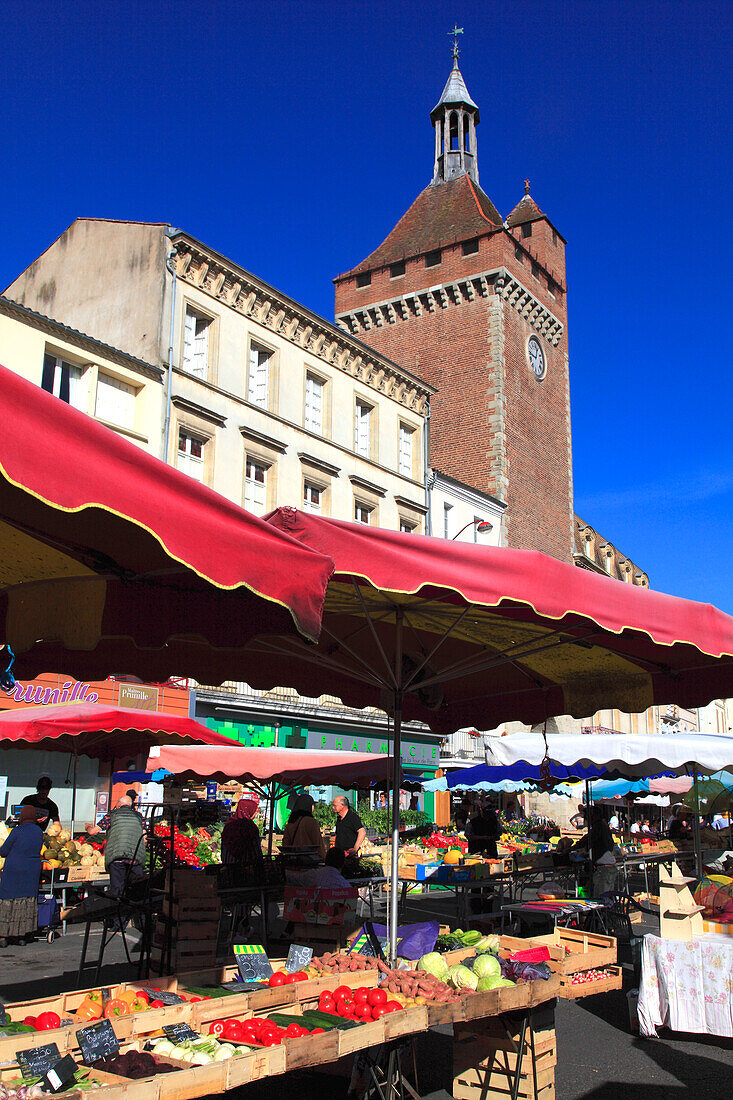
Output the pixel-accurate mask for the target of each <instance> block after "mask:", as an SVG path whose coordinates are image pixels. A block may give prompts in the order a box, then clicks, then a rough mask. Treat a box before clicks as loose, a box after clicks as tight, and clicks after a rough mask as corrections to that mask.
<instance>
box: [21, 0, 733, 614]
mask: <svg viewBox="0 0 733 1100" xmlns="http://www.w3.org/2000/svg"><path fill="white" fill-rule="evenodd" d="M730 12H731V9H730V7H729V6H728V5H725V4H720V3H707V2H704V0H695V2H685V3H677V2H675V0H666V2H661V3H654V2H643V0H641V2H634V3H627V2H613V0H606V2H594V0H575V2H574V3H560V2H555V0H548V2H542V0H524V2H512V0H507V2H505V3H504V4H502V5H496V4H490V3H486V2H485V0H482V2H473V0H472V2H460V0H457V2H454V3H435V2H432V0H421V2H419V3H411V2H410V3H408V2H405V3H391V4H388V3H384V2H381V0H380V2H371V3H369V2H362V3H353V2H348V0H346V2H341V3H332V2H331V0H301V2H299V3H290V2H277V0H274V2H270V3H268V4H262V3H257V4H255V3H250V2H248V0H238V2H237V3H229V2H228V0H214V2H210V3H193V2H188V0H177V2H175V3H162V2H156V0H149V2H146V3H135V2H125V3H123V2H120V0H107V2H97V3H93V2H88V0H77V2H75V3H74V4H69V3H66V2H45V3H41V2H36V3H30V2H26V3H17V2H16V0H4V3H3V5H2V7H0V42H2V47H0V59H1V60H2V64H1V65H0V96H1V97H2V103H3V147H4V152H5V154H6V163H5V165H4V171H3V172H2V174H1V175H0V197H1V198H2V229H3V234H2V243H3V247H2V252H1V253H0V284H1V285H2V286H5V285H7V283H8V282H10V281H11V280H12V279H13V278H14V277H15V275H16V274H17V273H18V272H19V271H21V270H22V269H23V268H24V267H25V266H27V264H28V263H30V262H31V261H32V260H33V258H34V257H35V256H37V255H38V254H39V253H40V252H41V251H42V250H43V249H44V248H45V247H46V246H47V245H48V244H49V243H50V242H51V241H52V240H53V239H54V238H55V237H56V236H57V235H58V234H59V233H61V232H62V231H63V230H64V229H65V228H66V226H67V225H68V224H69V223H70V222H71V221H72V220H73V219H74V218H75V217H77V216H79V215H91V216H99V217H113V218H130V219H139V220H149V221H165V222H171V223H172V224H174V225H177V226H181V227H183V228H185V229H186V230H188V231H189V232H190V233H192V234H194V235H196V236H198V237H199V238H200V239H202V240H203V241H205V242H206V243H207V244H209V245H211V246H213V247H215V248H217V249H219V250H220V251H221V252H223V253H224V254H226V255H228V256H230V257H232V259H235V260H237V261H238V262H239V263H241V264H242V265H243V266H244V267H246V268H248V269H249V270H251V271H253V272H254V273H256V274H258V275H260V276H261V277H263V278H265V279H267V280H269V281H270V282H272V283H273V284H274V285H275V286H277V287H279V288H280V289H282V290H284V291H286V292H287V293H289V294H290V295H292V296H293V297H295V298H296V299H299V300H300V301H302V302H304V303H305V304H306V305H308V306H310V307H311V308H312V309H315V310H316V311H318V312H319V313H322V314H324V315H325V316H327V317H332V316H333V287H332V284H331V279H332V278H333V276H334V275H336V274H337V273H338V272H339V271H343V270H347V269H348V268H349V267H351V266H352V265H353V264H355V263H357V262H358V261H359V260H361V259H362V258H363V257H364V256H365V255H367V253H369V252H370V251H371V250H372V249H373V248H374V247H375V246H376V245H377V244H378V243H379V242H380V241H381V240H382V239H383V238H384V236H386V234H387V232H388V231H389V230H390V229H391V228H392V226H393V225H394V224H395V222H396V221H397V220H398V219H399V217H400V216H401V215H402V213H403V212H404V211H405V209H406V208H407V206H408V205H409V204H410V202H411V201H412V200H413V198H414V197H415V196H416V195H417V193H418V192H419V191H420V190H421V189H422V188H423V187H424V186H425V185H426V183H428V182H429V179H430V174H431V169H432V129H431V127H430V122H429V119H428V114H429V111H430V109H431V108H432V106H433V105H434V103H435V101H436V100H437V98H438V96H439V95H440V92H441V90H442V87H443V84H444V82H445V79H446V77H447V74H448V70H449V68H450V43H449V39H448V37H447V35H446V32H447V31H448V30H449V28H450V27H451V26H452V25H453V22H454V20H456V21H457V22H458V25H459V26H463V27H464V28H465V34H464V35H463V39H462V42H461V49H462V54H461V68H462V71H463V74H464V76H465V79H466V82H467V85H468V88H469V91H470V92H471V95H472V96H473V98H474V99H475V100H476V102H477V103H478V104H479V106H480V108H481V125H480V126H479V129H478V141H479V169H480V174H481V184H482V187H483V188H484V190H485V191H486V192H487V193H488V194H489V195H490V197H491V198H492V200H493V201H494V203H495V204H496V206H497V207H498V209H499V210H500V211H501V213H503V214H504V215H506V214H508V212H509V211H510V210H511V208H512V207H513V206H514V204H515V203H516V202H517V201H518V199H519V198H520V197H521V195H522V181H523V179H524V177H525V176H529V177H530V179H531V181H532V195H533V197H534V198H535V200H536V201H537V203H538V204H539V205H540V207H541V208H542V209H543V210H545V211H546V212H547V214H548V215H549V216H550V218H551V219H552V221H553V222H554V224H555V225H556V226H557V227H558V228H559V229H560V231H561V232H562V233H563V235H564V236H565V237H566V238H567V240H568V251H567V258H568V286H569V293H568V309H569V326H568V328H569V338H570V356H571V386H572V390H571V393H572V412H573V451H574V469H575V494H576V510H577V511H578V512H579V513H580V514H581V515H582V516H583V518H584V519H586V520H587V521H588V522H589V523H591V524H593V525H594V526H595V527H597V528H598V529H599V530H600V531H601V532H602V533H603V535H605V536H606V537H607V538H609V539H611V540H612V541H613V542H615V543H616V544H617V545H618V546H619V547H620V549H621V550H622V551H623V552H624V553H625V554H626V555H628V556H629V557H631V558H632V559H633V560H634V561H635V562H636V563H637V564H638V565H639V566H641V567H642V568H643V569H645V570H646V571H647V572H648V573H649V575H650V578H651V582H652V585H653V586H654V587H656V588H661V589H664V590H666V591H669V592H673V593H675V594H678V595H684V596H690V597H693V598H695V599H702V600H709V601H710V602H713V603H716V604H717V605H718V606H720V607H722V608H723V609H724V610H726V611H728V612H730V613H733V574H732V572H731V569H730V567H729V554H730V551H731V547H733V461H732V459H733V442H732V439H733V431H732V429H733V415H732V414H733V401H732V400H731V399H732V397H733V355H732V354H731V336H730V327H731V325H730V300H731V294H730V291H731V286H730V271H731V258H730V255H729V252H730V247H731V242H730V208H731V201H730V200H731V196H730V177H731V170H730V169H731V162H730V137H731V120H730V92H731V82H730V75H729V74H730V66H729V57H730V53H729V51H730V46H731V33H730V32H731V17H730Z"/></svg>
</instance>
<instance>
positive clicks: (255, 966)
mask: <svg viewBox="0 0 733 1100" xmlns="http://www.w3.org/2000/svg"><path fill="white" fill-rule="evenodd" d="M232 947H233V949H234V957H235V959H236V960H237V966H238V967H239V973H240V976H241V978H242V981H243V982H266V981H267V980H268V979H269V978H271V977H272V965H271V963H270V960H269V959H268V957H267V954H266V952H265V949H264V947H261V946H260V944H258V943H235V944H232Z"/></svg>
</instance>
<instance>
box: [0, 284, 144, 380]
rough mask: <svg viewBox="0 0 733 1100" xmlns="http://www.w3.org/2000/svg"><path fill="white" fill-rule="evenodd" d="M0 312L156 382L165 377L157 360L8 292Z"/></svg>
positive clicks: (1, 298) (1, 296)
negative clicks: (64, 321)
mask: <svg viewBox="0 0 733 1100" xmlns="http://www.w3.org/2000/svg"><path fill="white" fill-rule="evenodd" d="M0 313H4V314H5V315H6V316H7V317H14V318H15V319H16V320H17V321H22V322H23V323H24V324H26V325H30V326H31V327H32V328H36V329H38V330H39V331H40V332H45V333H46V335H47V336H55V337H57V339H60V340H66V342H67V343H69V344H73V345H74V346H75V347H77V348H79V349H81V350H83V351H85V352H88V353H91V354H92V355H96V356H97V357H98V358H100V359H101V358H104V359H108V360H109V361H110V362H112V363H117V364H118V365H119V366H121V367H127V368H128V370H134V371H137V373H138V374H143V375H145V377H146V378H152V379H153V380H154V381H155V382H160V381H162V379H163V374H164V368H163V367H156V366H154V364H153V363H146V362H145V360H144V359H137V358H136V357H135V356H134V355H128V353H127V352H125V351H121V350H120V349H119V348H113V347H112V346H111V345H110V344H105V343H103V342H102V341H101V340H97V339H95V337H93V336H87V334H86V333H85V332H79V331H78V329H75V328H69V326H68V325H63V324H62V323H61V322H60V321H54V319H53V318H52V317H44V316H43V314H42V313H36V311H35V310H33V309H28V307H27V306H21V305H19V304H18V303H17V302H13V301H12V300H11V299H10V298H6V297H4V295H0Z"/></svg>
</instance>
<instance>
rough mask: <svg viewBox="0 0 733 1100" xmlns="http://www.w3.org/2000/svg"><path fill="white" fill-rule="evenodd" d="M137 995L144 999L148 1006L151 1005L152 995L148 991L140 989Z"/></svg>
mask: <svg viewBox="0 0 733 1100" xmlns="http://www.w3.org/2000/svg"><path fill="white" fill-rule="evenodd" d="M137 995H138V997H142V999H143V1000H144V1001H145V1003H146V1004H150V994H149V993H148V991H147V989H138V991H137Z"/></svg>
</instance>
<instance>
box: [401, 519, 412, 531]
mask: <svg viewBox="0 0 733 1100" xmlns="http://www.w3.org/2000/svg"><path fill="white" fill-rule="evenodd" d="M414 530H415V524H414V523H410V522H409V521H408V520H406V519H400V531H402V533H403V534H404V535H411V534H412V533H413V531H414Z"/></svg>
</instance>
